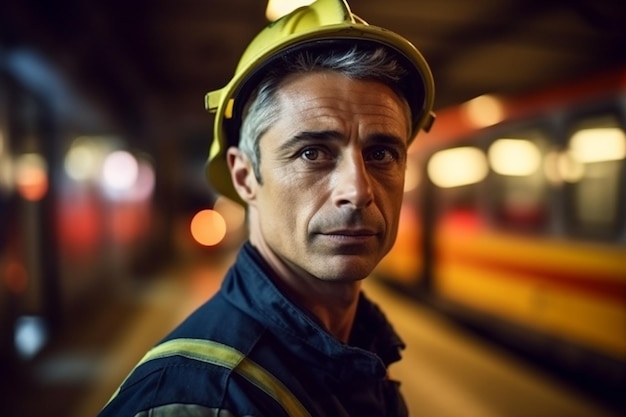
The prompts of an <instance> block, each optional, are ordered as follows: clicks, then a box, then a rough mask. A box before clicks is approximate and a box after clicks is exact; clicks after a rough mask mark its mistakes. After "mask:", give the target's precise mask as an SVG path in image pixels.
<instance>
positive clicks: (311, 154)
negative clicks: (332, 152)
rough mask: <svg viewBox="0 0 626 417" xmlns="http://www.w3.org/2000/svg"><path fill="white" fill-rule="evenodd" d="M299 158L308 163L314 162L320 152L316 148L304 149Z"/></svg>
mask: <svg viewBox="0 0 626 417" xmlns="http://www.w3.org/2000/svg"><path fill="white" fill-rule="evenodd" d="M300 156H301V157H302V158H304V159H306V160H308V161H315V160H317V159H318V158H319V157H320V150H319V149H316V148H306V149H304V150H303V151H302V152H301V153H300Z"/></svg>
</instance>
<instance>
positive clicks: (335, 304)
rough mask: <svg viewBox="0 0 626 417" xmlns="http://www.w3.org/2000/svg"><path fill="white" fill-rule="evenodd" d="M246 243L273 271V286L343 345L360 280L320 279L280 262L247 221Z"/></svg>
mask: <svg viewBox="0 0 626 417" xmlns="http://www.w3.org/2000/svg"><path fill="white" fill-rule="evenodd" d="M250 243H251V244H252V246H254V247H255V248H256V249H257V251H259V253H260V254H261V256H262V257H263V259H264V260H265V262H267V263H268V265H269V266H270V268H271V269H272V271H273V272H274V274H273V277H272V279H273V281H274V283H275V284H276V286H277V287H278V288H279V289H280V290H281V291H282V292H283V293H284V294H285V295H286V296H287V297H288V298H289V299H290V300H291V301H293V302H294V303H295V304H296V305H298V306H299V307H301V308H302V309H303V310H304V311H306V312H307V313H309V314H310V315H312V316H313V317H314V318H315V319H316V320H317V321H318V322H319V323H320V325H321V326H322V327H323V328H324V329H326V330H327V331H328V332H329V333H330V334H332V335H333V336H334V337H335V338H337V339H338V340H340V341H342V342H344V343H347V342H348V339H349V337H350V333H351V331H352V324H353V322H354V317H355V315H356V310H357V305H358V301H359V293H360V291H361V281H349V282H335V281H326V280H322V279H319V278H317V277H315V276H313V275H311V274H309V273H307V272H306V271H304V270H302V269H300V268H298V267H297V266H296V265H293V264H290V263H288V262H286V261H284V260H283V259H281V258H280V257H279V256H278V255H276V253H275V252H274V251H273V250H272V249H271V248H270V247H269V246H268V245H267V244H266V242H265V240H264V239H263V238H262V235H261V233H260V230H259V226H258V222H250Z"/></svg>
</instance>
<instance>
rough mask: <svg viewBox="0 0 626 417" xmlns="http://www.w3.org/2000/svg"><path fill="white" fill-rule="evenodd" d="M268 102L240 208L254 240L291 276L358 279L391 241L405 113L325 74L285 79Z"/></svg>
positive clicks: (378, 90)
mask: <svg viewBox="0 0 626 417" xmlns="http://www.w3.org/2000/svg"><path fill="white" fill-rule="evenodd" d="M278 100H279V103H280V116H279V118H278V122H277V123H276V124H274V125H273V126H272V127H271V128H270V129H269V130H268V131H267V132H266V133H265V134H264V135H263V137H262V138H261V139H260V151H261V152H260V153H261V160H260V170H261V178H262V184H257V183H256V181H255V183H254V188H255V192H254V197H253V198H252V199H251V200H250V201H248V204H249V206H250V208H251V210H256V212H257V216H256V219H257V220H256V221H258V223H259V224H258V225H257V226H258V227H257V230H260V236H257V237H256V238H258V239H261V240H262V242H263V246H265V247H266V248H268V249H269V250H271V252H272V254H273V256H275V257H276V259H278V260H279V262H281V263H283V264H284V266H286V267H287V268H288V269H289V270H290V271H291V272H292V273H295V274H298V275H302V274H304V275H311V276H313V277H315V278H317V279H321V280H326V281H353V280H358V279H362V278H364V277H366V276H367V275H369V274H370V273H371V271H372V270H373V269H374V267H375V266H376V265H377V264H378V262H379V261H380V260H381V258H382V257H383V256H384V255H385V254H386V253H387V252H388V251H389V250H390V249H391V246H392V245H393V242H394V240H395V237H396V232H397V227H398V217H399V212H400V205H401V201H402V196H403V185H404V173H405V167H406V155H407V146H408V144H407V140H408V135H409V133H408V132H409V118H408V110H407V107H406V105H405V104H404V102H403V101H402V100H401V99H400V98H399V97H398V96H397V95H396V94H395V93H394V92H393V91H392V90H391V89H390V88H389V87H387V86H385V85H383V84H381V83H378V82H373V81H357V80H351V79H348V78H346V77H344V76H342V75H340V74H337V73H333V72H317V73H310V74H298V75H292V76H291V77H289V78H288V79H287V80H286V81H285V82H284V84H283V86H282V88H281V89H280V91H279V93H278ZM252 219H254V216H253V217H252ZM253 221H255V220H253ZM251 229H253V230H254V229H255V228H254V227H252V228H251Z"/></svg>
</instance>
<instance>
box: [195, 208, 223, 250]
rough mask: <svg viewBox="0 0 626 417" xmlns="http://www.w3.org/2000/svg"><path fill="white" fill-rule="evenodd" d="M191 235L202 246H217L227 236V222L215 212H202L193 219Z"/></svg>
mask: <svg viewBox="0 0 626 417" xmlns="http://www.w3.org/2000/svg"><path fill="white" fill-rule="evenodd" d="M191 235H192V236H193V238H194V239H195V240H196V242H198V243H199V244H201V245H204V246H215V245H217V244H218V243H220V242H221V241H222V240H223V239H224V236H226V221H225V220H224V217H222V215H221V214H220V213H218V212H217V211H215V210H209V209H207V210H201V211H199V212H198V213H196V214H195V216H193V219H191Z"/></svg>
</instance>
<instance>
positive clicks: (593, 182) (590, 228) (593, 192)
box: [562, 115, 626, 238]
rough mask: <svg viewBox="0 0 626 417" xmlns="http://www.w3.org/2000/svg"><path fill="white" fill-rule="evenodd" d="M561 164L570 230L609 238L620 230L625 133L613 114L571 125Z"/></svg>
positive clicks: (616, 234) (625, 152)
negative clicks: (564, 156) (563, 160)
mask: <svg viewBox="0 0 626 417" xmlns="http://www.w3.org/2000/svg"><path fill="white" fill-rule="evenodd" d="M566 156H567V157H566V159H565V161H567V163H566V164H563V168H564V169H563V173H562V176H563V178H564V179H565V180H566V181H567V183H566V188H565V190H566V207H567V209H568V210H567V211H568V221H569V224H568V226H569V228H570V231H571V232H572V233H574V234H576V235H578V236H582V237H588V238H612V237H616V236H619V234H620V233H621V231H622V230H623V228H624V199H625V198H626V195H625V194H626V184H625V181H624V170H625V165H626V164H625V158H626V134H625V133H624V127H623V126H621V124H620V122H619V119H618V117H617V116H616V115H604V116H597V117H588V118H586V119H583V120H580V121H579V122H577V123H575V124H573V126H572V128H571V130H570V135H569V141H568V149H567V154H566Z"/></svg>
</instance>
